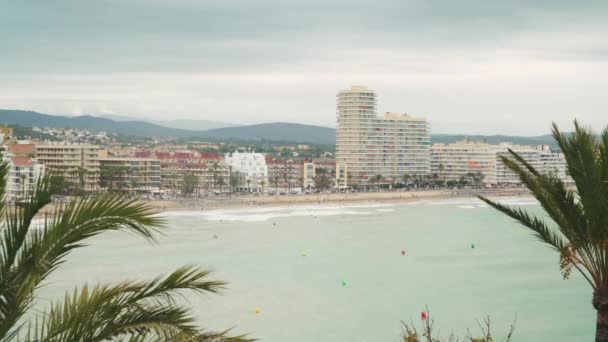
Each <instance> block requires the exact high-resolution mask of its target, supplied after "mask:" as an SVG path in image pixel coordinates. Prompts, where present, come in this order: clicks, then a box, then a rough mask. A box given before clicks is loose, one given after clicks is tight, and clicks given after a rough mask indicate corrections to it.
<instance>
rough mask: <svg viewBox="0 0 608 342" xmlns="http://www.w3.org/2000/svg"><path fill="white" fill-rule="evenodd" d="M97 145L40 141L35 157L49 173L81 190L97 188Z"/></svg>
mask: <svg viewBox="0 0 608 342" xmlns="http://www.w3.org/2000/svg"><path fill="white" fill-rule="evenodd" d="M99 150H100V148H99V146H97V145H91V144H66V143H48V142H45V143H41V144H37V145H36V158H37V160H38V162H39V163H41V164H44V165H45V167H46V171H47V172H48V173H49V174H52V175H56V176H60V177H63V178H64V179H65V180H67V181H68V182H70V183H72V184H73V185H74V186H75V187H76V188H78V189H79V190H81V191H97V190H99V172H100V169H99Z"/></svg>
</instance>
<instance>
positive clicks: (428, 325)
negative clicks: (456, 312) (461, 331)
mask: <svg viewBox="0 0 608 342" xmlns="http://www.w3.org/2000/svg"><path fill="white" fill-rule="evenodd" d="M420 320H421V326H422V327H421V328H420V332H419V331H418V329H416V326H415V325H414V323H409V324H408V323H405V322H403V321H401V325H402V333H401V339H400V340H401V341H403V342H459V341H462V342H492V341H498V340H494V338H493V337H492V329H491V328H492V326H491V321H490V317H486V318H485V319H484V321H483V323H480V322H477V325H479V329H480V330H481V336H480V337H473V336H472V334H471V331H469V330H467V332H466V334H465V336H464V337H463V338H458V337H457V336H456V335H454V334H450V335H449V336H448V337H447V338H441V337H439V336H438V335H439V333H436V332H435V321H434V320H433V319H432V318H431V314H430V312H429V310H428V308H427V309H426V311H423V312H422V313H421V315H420ZM514 332H515V322H513V323H512V324H511V325H510V327H509V331H508V332H507V336H506V337H505V338H504V339H502V340H501V341H503V342H510V341H511V338H512V337H513V333H514Z"/></svg>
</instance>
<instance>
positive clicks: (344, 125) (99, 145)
mask: <svg viewBox="0 0 608 342" xmlns="http://www.w3.org/2000/svg"><path fill="white" fill-rule="evenodd" d="M376 104H377V99H376V94H375V92H374V91H373V90H370V89H368V88H367V87H362V86H353V87H351V88H349V89H346V90H343V91H340V92H339V93H338V95H337V134H336V135H337V138H336V146H335V151H334V150H328V151H322V150H321V151H317V152H316V155H314V156H313V155H311V154H308V155H307V153H306V152H307V151H310V150H311V149H312V148H313V147H314V146H312V145H308V144H291V145H289V144H288V145H276V146H273V147H272V149H270V151H269V152H266V153H263V152H258V151H255V145H248V144H246V143H242V144H241V146H236V147H235V149H234V150H233V151H226V152H223V151H222V150H225V149H226V147H225V146H222V145H221V143H218V142H198V143H196V144H194V143H190V144H177V143H175V142H171V141H170V140H166V141H163V140H157V141H153V142H145V143H141V142H133V143H125V142H124V141H123V142H119V141H117V140H116V139H115V138H113V137H112V135H110V134H108V133H106V132H91V131H84V130H78V129H68V128H62V127H44V128H39V127H35V128H33V130H34V131H36V132H40V133H44V134H47V135H49V136H51V137H53V138H54V139H53V140H52V141H51V140H41V139H27V138H25V137H18V136H15V134H14V132H13V129H12V128H11V127H9V126H3V127H2V128H1V133H0V134H1V140H2V157H3V159H4V160H5V161H7V162H9V163H10V176H9V183H8V184H9V185H8V189H7V192H8V196H7V197H8V200H9V201H11V202H19V201H23V200H25V199H26V198H27V196H28V193H30V192H31V190H32V189H33V187H34V184H35V183H36V180H37V179H38V178H39V177H40V176H41V175H42V174H45V173H49V174H51V175H55V176H58V177H61V178H62V179H63V180H65V181H66V193H67V194H82V193H91V192H99V191H118V192H123V193H129V194H132V195H137V196H139V197H141V198H146V199H159V200H160V199H183V198H224V197H226V196H227V195H229V194H230V195H234V194H242V195H252V194H255V195H275V196H280V195H298V194H313V193H331V192H340V193H349V192H378V191H381V190H384V191H389V190H397V189H401V190H403V189H407V190H416V189H417V190H422V189H427V190H428V189H435V190H436V189H452V190H457V189H463V188H464V189H467V188H468V189H470V188H477V189H491V188H494V189H496V188H505V187H506V188H517V187H518V186H519V184H520V181H519V179H518V177H517V176H516V175H515V174H514V173H513V172H511V171H509V170H508V169H507V168H506V167H505V165H503V164H502V163H501V162H500V158H501V156H506V155H507V154H508V151H509V150H513V151H515V152H517V153H518V154H519V155H521V156H522V157H523V158H524V159H525V161H526V162H527V163H529V164H530V165H532V166H533V167H535V168H536V169H537V170H541V171H542V172H544V173H551V174H553V175H555V176H557V177H559V178H560V179H562V180H564V181H566V182H567V181H568V176H567V174H566V163H565V160H564V157H563V155H562V154H561V153H560V152H558V151H553V150H551V148H550V147H549V146H548V145H540V146H524V145H514V144H509V143H501V144H488V143H486V142H483V141H470V140H465V141H460V142H455V143H449V144H440V143H436V144H433V142H432V141H430V125H429V123H428V121H427V119H426V118H419V117H413V116H410V115H408V114H401V113H386V114H384V115H383V116H378V114H377V113H376Z"/></svg>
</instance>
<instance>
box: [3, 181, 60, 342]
mask: <svg viewBox="0 0 608 342" xmlns="http://www.w3.org/2000/svg"><path fill="white" fill-rule="evenodd" d="M0 176H1V172H0ZM0 186H1V184H0ZM52 195H53V188H52V186H51V182H50V179H49V178H48V177H41V178H39V179H38V180H37V182H36V185H35V187H34V189H33V192H32V193H31V194H30V195H28V196H27V198H26V200H25V202H24V204H23V205H22V207H15V208H14V209H12V210H11V209H9V210H8V211H6V212H5V220H4V223H5V226H4V227H3V229H2V234H1V240H0V246H1V250H0V337H6V335H7V334H8V333H9V331H11V330H15V331H16V330H18V328H17V329H13V327H14V325H15V323H16V322H17V321H18V320H19V318H20V317H21V316H22V315H23V314H24V313H25V311H26V310H27V309H28V307H29V304H30V302H31V293H30V292H28V291H27V290H25V291H24V290H23V289H22V288H21V283H20V280H21V275H22V274H21V273H20V272H19V270H17V269H15V267H14V266H15V262H16V260H17V258H18V256H19V253H20V252H21V251H22V247H23V245H24V244H25V242H26V238H27V235H28V232H30V226H31V223H32V220H33V219H34V217H35V216H36V214H38V212H39V211H40V210H41V209H42V208H43V207H44V206H45V205H47V204H48V203H50V202H51V197H52ZM3 202H4V201H3Z"/></svg>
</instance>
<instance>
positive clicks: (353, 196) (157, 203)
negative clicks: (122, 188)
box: [144, 189, 530, 212]
mask: <svg viewBox="0 0 608 342" xmlns="http://www.w3.org/2000/svg"><path fill="white" fill-rule="evenodd" d="M477 195H484V196H530V194H529V192H528V191H527V190H525V189H479V190H472V189H466V190H421V191H383V192H358V193H322V194H302V195H282V196H278V195H275V196H249V195H246V196H233V197H220V198H210V199H208V198H206V199H181V200H151V201H144V202H145V203H146V204H147V205H149V206H150V207H151V208H152V209H153V210H155V211H157V212H166V211H181V210H211V209H222V208H242V207H258V206H290V205H305V204H344V203H395V202H409V201H416V200H421V199H423V200H443V199H448V198H471V197H475V196H477Z"/></svg>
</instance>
